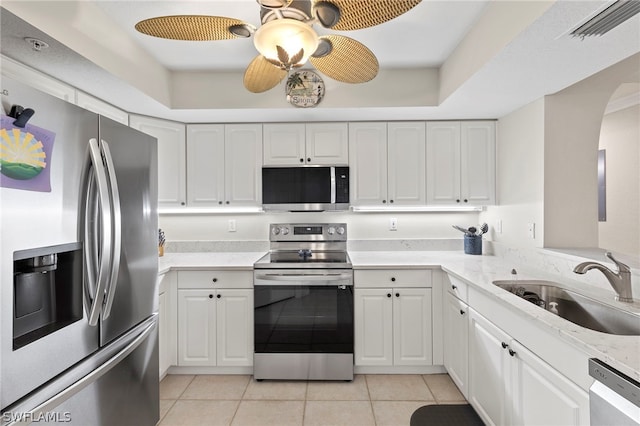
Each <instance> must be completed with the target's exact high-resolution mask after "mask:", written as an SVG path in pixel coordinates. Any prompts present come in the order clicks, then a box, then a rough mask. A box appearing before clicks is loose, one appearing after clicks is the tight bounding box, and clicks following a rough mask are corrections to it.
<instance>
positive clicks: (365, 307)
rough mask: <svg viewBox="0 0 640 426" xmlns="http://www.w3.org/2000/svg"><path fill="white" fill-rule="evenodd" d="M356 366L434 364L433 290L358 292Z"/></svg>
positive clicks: (376, 289) (356, 308)
mask: <svg viewBox="0 0 640 426" xmlns="http://www.w3.org/2000/svg"><path fill="white" fill-rule="evenodd" d="M354 303H355V306H354V323H355V364H356V365H357V366H391V365H403V366H425V365H431V364H432V359H433V358H432V319H431V289H430V288H362V289H359V288H356V289H355V290H354Z"/></svg>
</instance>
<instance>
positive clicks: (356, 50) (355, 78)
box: [310, 35, 380, 83]
mask: <svg viewBox="0 0 640 426" xmlns="http://www.w3.org/2000/svg"><path fill="white" fill-rule="evenodd" d="M320 38H321V39H322V40H326V41H328V42H329V43H330V44H331V51H330V52H329V53H328V54H327V55H325V56H322V57H314V56H312V57H311V58H310V60H311V63H312V64H313V66H314V67H316V68H317V69H318V71H320V72H321V73H323V74H326V75H327V76H328V77H331V78H332V79H334V80H338V81H342V82H344V83H365V82H367V81H370V80H373V79H374V78H375V76H376V75H378V69H379V68H380V66H379V65H378V59H377V58H376V56H375V55H374V54H373V52H371V51H370V50H369V49H368V48H367V47H366V46H365V45H364V44H362V43H360V42H359V41H356V40H354V39H352V38H349V37H345V36H341V35H327V36H322V37H320Z"/></svg>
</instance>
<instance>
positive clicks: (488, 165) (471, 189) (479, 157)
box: [460, 121, 496, 205]
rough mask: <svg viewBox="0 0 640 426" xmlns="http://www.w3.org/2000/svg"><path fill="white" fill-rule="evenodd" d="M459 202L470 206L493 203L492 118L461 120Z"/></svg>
mask: <svg viewBox="0 0 640 426" xmlns="http://www.w3.org/2000/svg"><path fill="white" fill-rule="evenodd" d="M460 154H461V167H462V175H461V178H460V191H461V195H462V198H463V201H464V200H465V199H466V200H468V202H469V204H471V205H488V204H495V198H496V196H495V191H496V127H495V122H493V121H463V122H462V123H461V125H460Z"/></svg>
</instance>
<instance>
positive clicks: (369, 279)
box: [353, 269, 432, 288]
mask: <svg viewBox="0 0 640 426" xmlns="http://www.w3.org/2000/svg"><path fill="white" fill-rule="evenodd" d="M353 281H354V284H355V286H356V287H361V288H362V287H431V281H432V280H431V270H430V269H364V270H356V271H353Z"/></svg>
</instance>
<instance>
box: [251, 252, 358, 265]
mask: <svg viewBox="0 0 640 426" xmlns="http://www.w3.org/2000/svg"><path fill="white" fill-rule="evenodd" d="M319 264H325V265H335V266H332V267H336V266H337V265H344V266H345V267H349V266H350V265H351V261H350V260H349V256H348V254H347V253H346V252H344V251H312V252H308V251H272V252H269V253H267V254H266V255H265V256H264V257H263V258H262V259H260V260H259V261H258V262H256V264H255V266H258V267H260V266H262V267H266V266H267V265H271V266H272V267H275V266H278V265H280V266H281V267H292V266H296V265H300V267H304V265H308V266H311V265H319Z"/></svg>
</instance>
